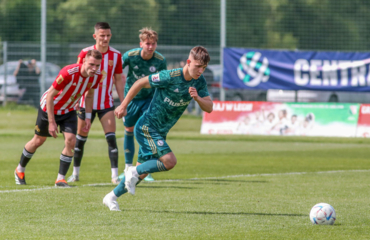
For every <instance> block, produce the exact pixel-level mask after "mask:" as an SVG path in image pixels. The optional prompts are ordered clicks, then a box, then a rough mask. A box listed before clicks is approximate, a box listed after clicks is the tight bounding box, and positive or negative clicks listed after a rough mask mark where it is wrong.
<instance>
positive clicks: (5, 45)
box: [3, 42, 8, 107]
mask: <svg viewBox="0 0 370 240" xmlns="http://www.w3.org/2000/svg"><path fill="white" fill-rule="evenodd" d="M7 62H8V42H3V63H4V84H3V97H4V98H3V106H4V107H5V105H6V87H7V85H8V84H7V81H6V80H7V76H8V64H7Z"/></svg>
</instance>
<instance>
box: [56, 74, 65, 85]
mask: <svg viewBox="0 0 370 240" xmlns="http://www.w3.org/2000/svg"><path fill="white" fill-rule="evenodd" d="M63 81H64V78H63V76H62V75H59V77H58V78H57V84H61V83H62V82H63Z"/></svg>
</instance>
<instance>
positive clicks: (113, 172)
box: [111, 168, 118, 178]
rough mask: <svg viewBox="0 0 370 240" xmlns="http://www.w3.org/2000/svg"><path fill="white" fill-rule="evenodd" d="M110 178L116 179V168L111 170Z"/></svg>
mask: <svg viewBox="0 0 370 240" xmlns="http://www.w3.org/2000/svg"><path fill="white" fill-rule="evenodd" d="M111 170H112V178H116V177H118V168H112V169H111Z"/></svg>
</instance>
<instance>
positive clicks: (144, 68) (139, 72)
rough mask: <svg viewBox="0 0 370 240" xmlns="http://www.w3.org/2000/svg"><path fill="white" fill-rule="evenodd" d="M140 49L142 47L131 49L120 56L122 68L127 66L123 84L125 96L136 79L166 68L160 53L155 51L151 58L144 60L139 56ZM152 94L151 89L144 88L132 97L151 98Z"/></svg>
mask: <svg viewBox="0 0 370 240" xmlns="http://www.w3.org/2000/svg"><path fill="white" fill-rule="evenodd" d="M141 50H142V48H135V49H131V50H129V51H127V52H125V54H123V56H122V68H125V67H126V66H129V68H128V74H127V79H126V85H125V96H126V95H127V93H128V91H129V90H130V88H131V87H132V85H133V84H134V83H135V82H136V81H137V80H138V79H140V78H143V77H146V76H148V75H150V74H153V73H158V72H160V71H162V70H166V69H167V63H166V59H165V57H163V55H162V54H160V53H159V52H157V51H155V52H154V54H153V57H152V58H151V59H149V60H144V59H143V58H142V57H141ZM153 94H154V90H153V89H150V88H145V89H142V90H141V91H140V92H139V93H138V94H137V95H136V96H135V98H134V99H136V100H139V99H146V98H152V97H153Z"/></svg>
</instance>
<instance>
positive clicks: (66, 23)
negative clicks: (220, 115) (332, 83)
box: [0, 0, 370, 103]
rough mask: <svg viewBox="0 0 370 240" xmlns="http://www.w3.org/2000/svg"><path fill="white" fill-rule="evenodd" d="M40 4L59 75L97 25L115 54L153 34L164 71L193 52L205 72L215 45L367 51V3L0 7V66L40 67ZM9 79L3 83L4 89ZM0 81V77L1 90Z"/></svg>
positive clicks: (143, 1)
mask: <svg viewBox="0 0 370 240" xmlns="http://www.w3.org/2000/svg"><path fill="white" fill-rule="evenodd" d="M43 2H46V8H45V9H44V10H45V12H46V29H45V30H46V31H45V32H46V41H47V44H46V62H47V63H50V64H56V65H57V66H59V67H63V66H65V65H67V64H71V63H74V62H75V61H76V57H77V55H78V53H79V51H80V50H81V49H82V48H84V47H86V46H90V45H93V44H94V39H93V38H92V34H93V26H94V25H95V23H96V22H99V21H106V22H109V23H110V25H111V28H112V34H113V35H112V40H111V45H112V46H114V47H115V48H116V49H118V50H120V51H121V52H125V51H127V50H128V49H131V48H133V47H137V46H138V42H139V39H138V34H139V32H138V30H139V29H141V28H142V27H145V26H149V27H152V28H153V29H154V30H156V31H157V32H158V34H159V42H158V51H159V52H161V53H162V54H163V55H164V56H165V57H166V58H167V60H168V63H169V67H170V68H172V67H177V66H179V62H180V61H182V60H184V59H185V58H186V56H187V54H188V52H189V50H190V48H191V47H193V46H195V45H203V46H205V47H207V49H208V50H210V54H211V64H212V65H218V64H220V47H221V45H222V39H223V38H222V37H224V40H225V42H224V45H225V46H227V47H245V48H263V49H266V48H268V49H292V50H294V49H300V50H333V51H337V50H340V51H367V50H368V49H369V48H370V42H369V41H368V38H369V37H368V35H369V34H370V31H369V30H370V2H369V1H362V0H353V1H348V0H326V1H320V0H310V1H308V0H248V1H245V0H203V1H199V0H188V1H175V0H135V1H131V0H100V1H94V0H86V1H75V0H14V1H7V0H0V3H1V9H0V21H1V25H0V41H1V42H2V43H4V42H7V47H6V49H4V48H1V49H2V50H1V58H0V62H1V64H3V61H4V59H6V61H9V66H10V64H14V63H12V62H13V61H18V60H19V59H25V60H30V59H36V60H37V61H40V60H41V58H42V56H41V52H42V51H41V48H40V46H41V44H40V42H41V36H42V35H41V32H42V31H41V30H42V29H41V21H42V19H43V18H42V14H41V13H42V12H43V11H42V10H43V9H42V7H41V6H42V3H43ZM222 3H224V5H223V4H222ZM222 6H225V7H222ZM222 12H223V13H224V14H225V16H226V17H225V21H224V25H223V23H222V21H221V16H222V14H221V13H222ZM221 29H225V32H226V34H225V35H222V34H221V33H222V31H221ZM2 46H4V44H2ZM50 66H54V65H50ZM45 71H48V70H47V69H45ZM8 72H9V71H8ZM12 74H13V73H11V74H10V75H9V76H7V80H9V81H8V83H9V84H11V81H13V77H12ZM0 75H1V74H0ZM1 78H4V71H3V74H2V76H0V84H3V82H4V81H3V80H1ZM7 89H8V88H5V89H4V88H2V89H1V91H0V92H2V93H3V92H4V90H7ZM11 90H12V89H11V87H10V86H9V92H10V91H11ZM13 90H14V89H13ZM37 94H38V93H36V95H37ZM2 97H4V96H2ZM9 97H11V96H9ZM1 99H3V98H0V100H1ZM9 99H11V98H9ZM243 100H246V99H243ZM18 101H19V102H21V103H22V102H24V101H23V100H22V98H20V100H19V99H18ZM24 103H25V102H24Z"/></svg>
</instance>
